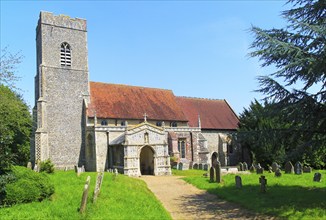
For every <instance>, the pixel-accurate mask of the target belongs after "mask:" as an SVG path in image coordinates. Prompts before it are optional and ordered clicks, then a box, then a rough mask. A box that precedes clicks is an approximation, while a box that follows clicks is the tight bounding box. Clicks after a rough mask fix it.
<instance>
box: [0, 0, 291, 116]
mask: <svg viewBox="0 0 326 220" xmlns="http://www.w3.org/2000/svg"><path fill="white" fill-rule="evenodd" d="M0 2H1V5H0V6H1V23H0V24H1V31H0V32H1V35H0V40H1V49H3V48H4V47H7V48H8V49H7V50H8V51H10V52H11V53H16V52H18V51H20V52H21V54H22V55H23V56H24V59H23V60H22V63H21V64H19V65H18V66H17V74H18V75H19V76H20V77H21V80H20V81H19V82H18V83H17V86H18V87H19V88H21V89H22V91H21V93H22V95H23V98H24V100H25V101H26V103H27V104H28V105H29V106H30V108H32V107H33V106H34V76H35V74H36V46H35V37H36V36H35V28H36V25H37V21H38V18H39V13H40V11H48V12H53V14H55V15H59V14H64V15H69V16H70V17H72V18H75V17H78V18H84V19H86V20H87V31H88V32H87V34H88V36H87V39H88V64H89V78H90V80H91V81H97V82H106V83H115V84H126V85H135V86H144V87H151V88H163V89H170V90H172V91H173V93H174V94H175V95H176V96H188V97H200V98H209V99H225V100H227V102H228V103H229V104H230V106H231V107H232V108H233V110H234V111H235V113H237V114H238V115H239V114H241V113H242V112H243V110H244V108H248V106H249V105H250V102H251V101H253V100H254V99H258V100H260V99H262V98H263V96H262V95H261V94H259V93H257V92H254V90H256V89H258V88H259V85H258V81H257V79H256V78H257V77H258V76H259V75H266V74H269V73H271V72H272V71H274V70H273V68H261V67H260V64H261V62H259V60H258V59H257V58H250V57H249V56H248V53H249V52H250V51H251V49H249V47H250V44H251V42H252V41H253V39H254V38H253V37H254V36H253V35H252V34H251V33H250V31H249V30H250V28H251V27H252V26H258V27H260V28H264V29H272V28H282V27H284V26H285V25H286V23H285V20H284V19H283V18H282V17H281V15H280V14H281V11H284V10H286V9H288V8H289V7H290V6H289V5H286V1H283V0H278V1H258V0H256V1H245V0H242V1H240V0H238V1H232V0H230V1H219V0H217V1H105V0H102V1H59V0H58V1H49V0H46V1H43V0H38V1H3V0H0Z"/></svg>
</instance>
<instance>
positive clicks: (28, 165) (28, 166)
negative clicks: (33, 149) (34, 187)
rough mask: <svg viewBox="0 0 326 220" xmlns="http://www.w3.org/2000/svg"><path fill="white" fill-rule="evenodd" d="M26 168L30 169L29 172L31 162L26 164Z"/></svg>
mask: <svg viewBox="0 0 326 220" xmlns="http://www.w3.org/2000/svg"><path fill="white" fill-rule="evenodd" d="M27 168H28V169H30V170H31V169H32V163H31V162H28V163H27Z"/></svg>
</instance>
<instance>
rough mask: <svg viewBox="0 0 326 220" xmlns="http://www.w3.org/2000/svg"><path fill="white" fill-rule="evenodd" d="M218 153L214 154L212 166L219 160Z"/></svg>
mask: <svg viewBox="0 0 326 220" xmlns="http://www.w3.org/2000/svg"><path fill="white" fill-rule="evenodd" d="M217 158H218V155H217V153H216V152H214V153H213V154H212V167H215V165H216V162H217Z"/></svg>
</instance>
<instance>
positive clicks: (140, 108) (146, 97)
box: [88, 82, 188, 121]
mask: <svg viewBox="0 0 326 220" xmlns="http://www.w3.org/2000/svg"><path fill="white" fill-rule="evenodd" d="M90 99H91V103H90V105H89V107H88V116H89V117H94V112H95V111H96V116H97V117H99V118H118V119H144V114H145V113H146V114H147V115H148V119H153V120H166V121H188V120H187V118H186V116H185V115H184V113H183V111H182V109H181V107H180V106H179V105H178V104H177V102H176V97H175V96H174V94H173V92H172V91H171V90H165V89H154V88H145V87H138V86H127V85H117V84H107V83H99V82H90Z"/></svg>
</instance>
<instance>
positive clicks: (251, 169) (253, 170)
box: [249, 164, 256, 172]
mask: <svg viewBox="0 0 326 220" xmlns="http://www.w3.org/2000/svg"><path fill="white" fill-rule="evenodd" d="M249 170H250V172H255V171H256V167H255V165H254V164H251V167H250V169H249Z"/></svg>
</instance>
